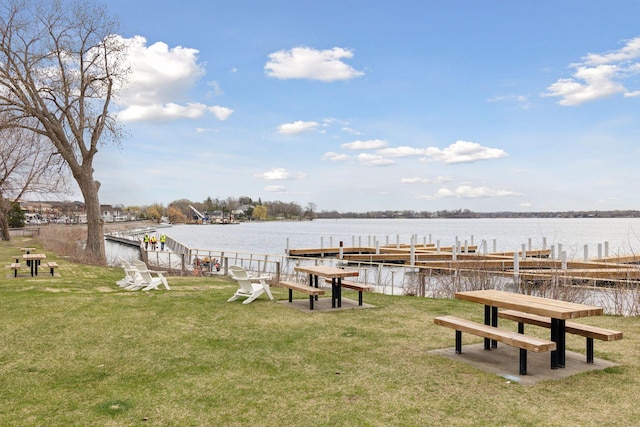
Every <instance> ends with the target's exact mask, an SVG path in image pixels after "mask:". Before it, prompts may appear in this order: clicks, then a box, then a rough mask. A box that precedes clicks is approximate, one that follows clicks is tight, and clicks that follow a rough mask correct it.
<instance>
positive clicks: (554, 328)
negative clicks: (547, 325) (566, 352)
mask: <svg viewBox="0 0 640 427" xmlns="http://www.w3.org/2000/svg"><path fill="white" fill-rule="evenodd" d="M559 329H560V328H559V325H558V319H554V318H551V341H553V342H554V343H556V349H555V350H551V369H558V351H559V349H560V346H559V344H558V332H559Z"/></svg>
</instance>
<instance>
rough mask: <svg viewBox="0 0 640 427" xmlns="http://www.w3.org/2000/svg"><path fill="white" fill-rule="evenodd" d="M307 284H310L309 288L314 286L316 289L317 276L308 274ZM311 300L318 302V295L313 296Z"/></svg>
mask: <svg viewBox="0 0 640 427" xmlns="http://www.w3.org/2000/svg"><path fill="white" fill-rule="evenodd" d="M309 283H310V284H311V286H315V288H316V289H318V276H315V275H313V274H309ZM313 299H314V300H316V301H318V295H315V296H314V297H313Z"/></svg>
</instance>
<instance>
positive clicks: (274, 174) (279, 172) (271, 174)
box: [255, 168, 307, 181]
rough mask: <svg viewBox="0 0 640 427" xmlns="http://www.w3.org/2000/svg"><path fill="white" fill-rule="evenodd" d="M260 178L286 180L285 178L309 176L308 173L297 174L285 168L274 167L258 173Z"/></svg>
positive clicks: (257, 175)
mask: <svg viewBox="0 0 640 427" xmlns="http://www.w3.org/2000/svg"><path fill="white" fill-rule="evenodd" d="M255 176H256V177H258V178H262V179H264V180H265V181H284V180H292V179H305V178H306V177H307V174H306V173H298V174H296V175H294V174H291V173H290V172H289V171H287V170H286V169H285V168H274V169H271V170H270V171H267V172H264V173H260V174H256V175H255Z"/></svg>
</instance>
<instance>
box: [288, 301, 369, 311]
mask: <svg viewBox="0 0 640 427" xmlns="http://www.w3.org/2000/svg"><path fill="white" fill-rule="evenodd" d="M278 304H282V305H286V306H287V307H291V308H295V309H296V310H300V311H304V312H306V313H315V312H326V311H340V310H351V309H359V308H375V306H374V305H371V304H367V303H365V302H363V303H362V305H358V301H354V300H352V299H349V298H342V304H341V305H342V307H336V308H332V307H331V297H328V298H327V297H324V298H318V300H317V301H314V302H313V310H309V298H308V297H307V298H304V299H294V300H293V301H292V302H289V300H288V299H286V300H279V301H278Z"/></svg>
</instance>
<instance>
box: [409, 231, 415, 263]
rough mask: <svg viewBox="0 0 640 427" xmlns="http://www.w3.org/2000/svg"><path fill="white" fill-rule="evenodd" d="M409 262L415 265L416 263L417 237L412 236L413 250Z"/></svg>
mask: <svg viewBox="0 0 640 427" xmlns="http://www.w3.org/2000/svg"><path fill="white" fill-rule="evenodd" d="M409 263H410V264H411V265H412V266H413V265H416V238H415V236H411V252H410V255H409Z"/></svg>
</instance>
